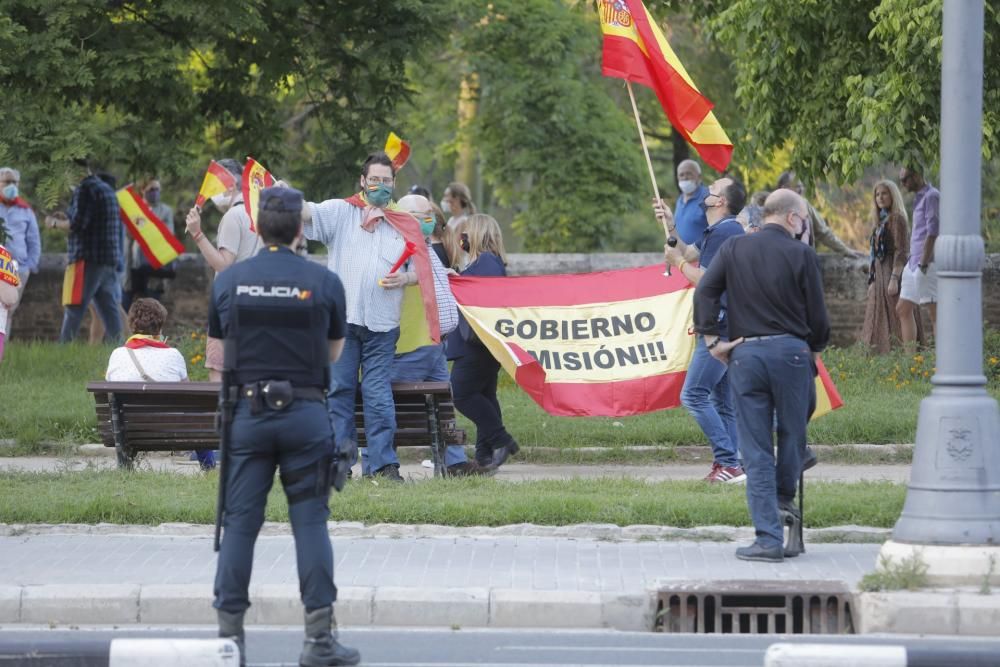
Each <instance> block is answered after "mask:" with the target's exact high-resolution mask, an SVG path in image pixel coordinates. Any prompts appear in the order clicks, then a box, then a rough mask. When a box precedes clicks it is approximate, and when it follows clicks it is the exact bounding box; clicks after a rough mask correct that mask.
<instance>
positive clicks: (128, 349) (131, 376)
mask: <svg viewBox="0 0 1000 667" xmlns="http://www.w3.org/2000/svg"><path fill="white" fill-rule="evenodd" d="M166 319H167V309H166V308H164V307H163V304H161V303H160V302H159V301H157V300H156V299H148V298H145V299H136V300H135V301H133V302H132V307H131V308H129V309H128V325H129V328H131V330H132V331H133V332H134V333H133V335H132V336H131V337H130V338H129V339H128V340H127V341H125V345H123V346H122V347H119V348H116V349H115V351H114V352H112V353H111V358H110V359H109V360H108V370H107V372H106V373H105V374H104V378H105V379H106V380H108V381H109V382H184V381H186V380H187V379H188V374H187V364H186V363H185V362H184V355H182V354H181V353H180V352H179V351H178V350H177V349H175V348H172V347H170V346H169V345H167V344H166V343H165V342H164V340H163V336H162V335H161V334H162V332H163V323H164V322H165V321H166ZM195 456H196V458H197V460H198V463H199V464H200V465H201V468H202V470H211V469H212V468H214V467H215V452H212V451H199V452H195Z"/></svg>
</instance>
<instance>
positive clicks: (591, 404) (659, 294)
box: [397, 265, 843, 419]
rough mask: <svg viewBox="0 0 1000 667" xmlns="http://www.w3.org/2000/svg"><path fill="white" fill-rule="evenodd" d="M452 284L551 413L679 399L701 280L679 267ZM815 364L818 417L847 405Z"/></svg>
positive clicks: (484, 337)
mask: <svg viewBox="0 0 1000 667" xmlns="http://www.w3.org/2000/svg"><path fill="white" fill-rule="evenodd" d="M451 288H452V292H454V294H455V299H456V300H457V301H458V308H459V310H460V311H461V312H462V315H463V316H464V317H465V319H466V321H467V322H468V323H469V326H470V327H471V328H472V330H473V331H474V332H475V334H476V336H477V337H478V339H479V340H480V341H482V343H483V344H484V345H485V346H486V348H487V349H488V350H489V351H490V353H491V354H492V355H493V356H494V357H495V358H496V359H497V361H499V362H500V364H501V365H502V366H503V367H504V370H506V371H507V373H508V374H509V375H510V376H511V377H512V378H514V380H515V381H516V382H517V384H518V385H519V386H520V387H521V388H522V389H523V390H524V391H525V392H526V393H527V394H528V395H529V396H531V398H532V399H534V400H535V402H536V403H538V405H540V406H541V407H542V408H543V409H544V410H545V411H546V412H548V413H549V414H553V415H567V416H604V417H625V416H629V415H637V414H642V413H645V412H651V411H654V410H663V409H665V408H674V407H677V406H678V405H680V393H681V388H682V387H683V386H684V378H685V375H686V373H687V368H688V365H689V364H690V362H691V355H692V354H693V353H694V346H695V337H694V336H693V335H691V334H690V333H689V332H690V330H691V325H692V317H693V314H694V307H693V297H694V287H693V286H692V285H691V284H690V283H689V282H688V281H687V280H686V279H685V278H684V277H683V276H681V274H680V272H679V271H674V274H673V276H665V275H664V274H663V266H662V265H656V266H646V267H642V268H638V269H623V270H620V271H605V272H602V273H585V274H575V275H548V276H524V277H514V278H482V277H479V278H473V277H465V276H457V277H455V276H453V277H452V278H451ZM409 319H410V320H413V321H416V318H415V316H414V317H411V318H409ZM415 333H417V331H416V329H415ZM459 335H461V333H460V330H456V331H453V332H452V333H450V334H449V336H459ZM400 340H402V337H401V338H400ZM419 344H426V343H424V342H422V341H413V342H410V343H409V344H407V345H406V346H404V347H405V348H407V349H412V347H411V346H416V345H419ZM471 344H477V343H471ZM402 351H407V350H406V349H402V350H401V349H398V348H397V352H402ZM818 366H819V376H818V377H817V378H816V398H817V406H816V411H815V413H814V414H813V418H814V419H815V418H816V417H820V416H822V415H824V414H826V413H827V412H830V411H831V410H835V409H837V408H839V407H841V406H842V405H843V401H842V400H841V398H840V395H839V394H838V393H837V388H836V387H834V386H833V382H832V381H831V380H830V375H829V373H827V371H826V368H825V367H824V366H823V364H822V362H819V364H818Z"/></svg>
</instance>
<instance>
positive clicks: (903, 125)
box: [693, 0, 1000, 182]
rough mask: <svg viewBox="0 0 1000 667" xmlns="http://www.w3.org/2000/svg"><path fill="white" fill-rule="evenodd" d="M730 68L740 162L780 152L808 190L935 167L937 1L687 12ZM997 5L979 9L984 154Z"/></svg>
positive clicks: (999, 21) (991, 127) (744, 4)
mask: <svg viewBox="0 0 1000 667" xmlns="http://www.w3.org/2000/svg"><path fill="white" fill-rule="evenodd" d="M693 11H695V12H696V13H697V14H698V15H699V16H702V17H705V18H709V19H710V25H711V27H712V28H713V30H714V32H715V35H716V37H717V38H718V39H719V40H720V42H722V43H724V44H726V46H727V48H728V49H729V50H730V55H731V56H732V57H733V62H734V63H735V65H736V76H737V84H738V86H737V96H738V98H739V100H740V103H741V106H742V108H743V110H744V113H745V116H746V125H747V141H746V142H745V143H741V144H738V146H737V152H738V153H739V154H741V155H751V156H753V155H766V154H768V153H769V152H770V151H774V150H777V149H780V148H782V147H783V146H786V144H789V143H790V145H791V147H792V150H791V163H792V164H794V165H795V166H796V168H797V170H798V171H799V172H800V173H801V174H802V175H803V176H804V177H805V178H806V179H808V180H817V179H820V180H822V179H823V178H825V176H826V175H827V174H831V175H834V176H835V177H836V178H837V180H838V182H845V181H850V180H853V179H856V178H858V177H859V176H860V175H861V174H862V172H863V170H864V169H865V168H866V167H868V166H871V165H875V164H881V163H885V162H895V163H898V164H907V163H909V164H925V165H927V166H928V167H930V168H933V167H934V165H936V163H937V160H938V153H939V145H940V123H941V113H940V100H941V45H942V36H941V35H942V1H941V0H932V1H930V2H923V3H914V2H912V1H911V0H842V1H841V2H825V1H823V0H803V1H802V2H796V3H788V2H781V1H779V0H717V1H714V2H708V3H703V4H701V5H696V6H695V7H694V8H693ZM998 37H1000V3H998V2H997V1H996V0H988V2H987V6H986V34H985V49H984V51H985V63H984V67H985V81H984V117H983V134H984V146H983V154H984V156H985V157H986V158H987V159H988V158H989V157H990V156H991V155H993V154H994V153H995V151H996V148H997V141H998V138H997V131H996V130H997V127H998V122H1000V116H998V114H1000V111H998V108H1000V105H998V102H1000V85H998V84H1000V52H998V51H997V49H996V48H994V46H993V45H995V44H996V40H997V39H998Z"/></svg>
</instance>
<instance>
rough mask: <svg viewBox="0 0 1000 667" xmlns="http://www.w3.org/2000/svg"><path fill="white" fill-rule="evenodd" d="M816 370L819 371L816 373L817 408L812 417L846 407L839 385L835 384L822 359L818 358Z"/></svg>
mask: <svg viewBox="0 0 1000 667" xmlns="http://www.w3.org/2000/svg"><path fill="white" fill-rule="evenodd" d="M816 370H817V371H818V373H817V374H816V409H815V410H814V411H813V413H812V417H810V419H816V418H817V417H822V416H823V415H825V414H826V413H828V412H833V411H834V410H836V409H837V408H842V407H844V400H843V399H842V398H841V397H840V392H839V391H837V387H836V386H834V384H833V380H832V379H831V378H830V373H829V372H828V371H827V370H826V366H824V365H823V360H822V359H817V360H816Z"/></svg>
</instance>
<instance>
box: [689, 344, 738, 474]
mask: <svg viewBox="0 0 1000 667" xmlns="http://www.w3.org/2000/svg"><path fill="white" fill-rule="evenodd" d="M723 340H726V339H725V338H723ZM681 403H682V404H683V405H684V407H685V408H687V411H688V412H689V413H691V416H692V417H694V420H695V421H696V422H698V426H700V427H701V430H702V432H703V433H704V434H705V437H707V438H708V441H709V442H710V443H711V444H712V456H713V458H714V459H715V462H716V463H718V464H719V465H722V466H725V467H727V468H735V467H736V466H738V465H740V459H739V450H738V448H737V443H738V442H739V440H738V439H737V434H736V413H735V412H734V411H733V397H732V394H731V392H730V390H729V373H728V372H727V369H726V365H725V364H724V363H722V362H721V361H719V360H718V359H716V358H715V357H713V356H712V353H711V352H709V351H708V348H706V347H705V338H704V336H698V340H697V341H696V342H695V348H694V355H693V356H692V357H691V364H690V365H689V366H688V370H687V376H686V377H685V378H684V388H683V389H682V390H681Z"/></svg>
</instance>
